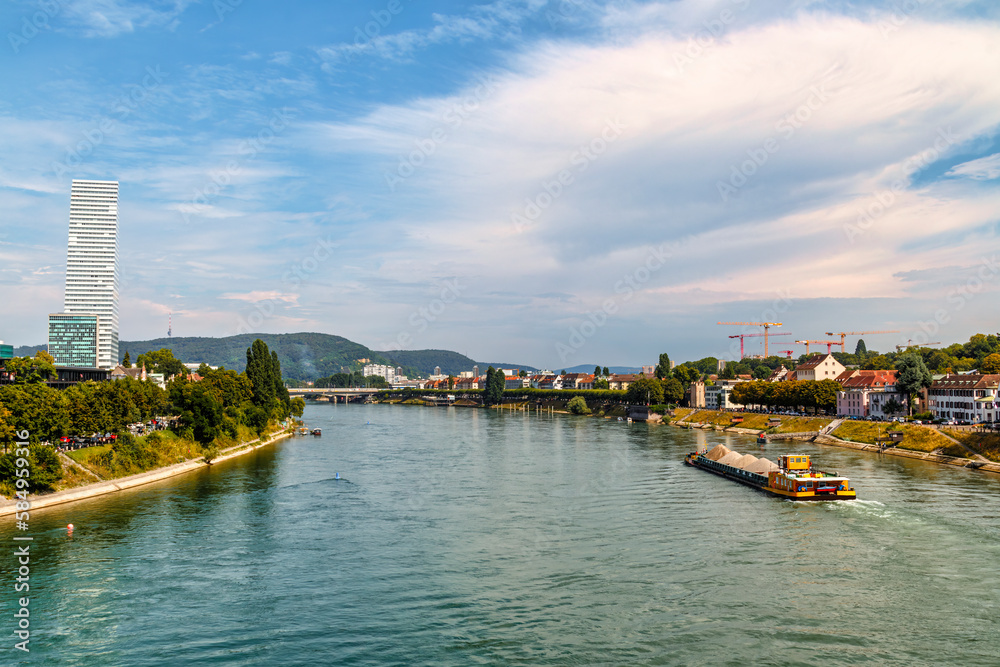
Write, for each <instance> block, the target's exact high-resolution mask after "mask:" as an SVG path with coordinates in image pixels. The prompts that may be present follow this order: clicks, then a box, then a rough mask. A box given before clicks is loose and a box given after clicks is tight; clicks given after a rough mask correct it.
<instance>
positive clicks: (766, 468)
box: [744, 458, 778, 475]
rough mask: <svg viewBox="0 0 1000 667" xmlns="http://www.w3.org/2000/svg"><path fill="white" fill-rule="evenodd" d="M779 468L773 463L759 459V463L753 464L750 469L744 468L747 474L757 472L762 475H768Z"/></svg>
mask: <svg viewBox="0 0 1000 667" xmlns="http://www.w3.org/2000/svg"><path fill="white" fill-rule="evenodd" d="M777 469H778V466H777V465H776V464H775V463H774V462H773V461H769V460H767V459H764V458H760V459H757V462H756V463H754V464H752V465H751V466H750V467H748V468H744V470H746V471H747V472H755V473H757V474H760V475H766V474H767V473H769V472H771V471H772V470H777Z"/></svg>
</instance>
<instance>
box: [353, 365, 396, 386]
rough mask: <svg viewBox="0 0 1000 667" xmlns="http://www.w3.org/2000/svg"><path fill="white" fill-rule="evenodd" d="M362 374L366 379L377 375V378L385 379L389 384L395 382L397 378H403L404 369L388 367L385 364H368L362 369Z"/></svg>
mask: <svg viewBox="0 0 1000 667" xmlns="http://www.w3.org/2000/svg"><path fill="white" fill-rule="evenodd" d="M361 372H362V374H364V376H365V377H369V376H371V375H375V376H376V377H380V378H385V381H386V382H388V383H389V384H392V383H393V382H395V381H396V378H399V377H403V369H402V367H399V366H386V365H383V364H367V365H366V366H365V367H364V368H362V369H361ZM404 379H405V378H404Z"/></svg>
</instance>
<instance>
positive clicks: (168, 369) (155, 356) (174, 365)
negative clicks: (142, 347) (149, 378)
mask: <svg viewBox="0 0 1000 667" xmlns="http://www.w3.org/2000/svg"><path fill="white" fill-rule="evenodd" d="M135 366H136V368H145V369H146V371H147V372H149V373H162V374H163V377H165V378H167V379H170V378H172V377H174V376H176V375H187V368H186V367H185V366H184V363H183V362H182V361H181V360H180V359H177V358H176V357H174V352H173V350H171V349H170V348H167V347H164V348H162V349H159V350H150V351H149V352H145V353H143V354H140V355H139V356H138V357H136V360H135Z"/></svg>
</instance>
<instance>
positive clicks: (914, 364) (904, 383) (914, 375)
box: [896, 353, 933, 414]
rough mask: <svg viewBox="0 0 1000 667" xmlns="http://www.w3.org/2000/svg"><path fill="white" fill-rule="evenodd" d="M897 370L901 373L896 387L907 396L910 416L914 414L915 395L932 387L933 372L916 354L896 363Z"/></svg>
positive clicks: (906, 356) (910, 354)
mask: <svg viewBox="0 0 1000 667" xmlns="http://www.w3.org/2000/svg"><path fill="white" fill-rule="evenodd" d="M896 370H898V371H899V379H898V380H896V386H897V387H899V389H900V391H902V392H903V393H904V394H906V395H907V403H908V408H909V414H913V395H914V394H916V393H918V392H919V391H920V390H921V389H926V388H927V387H929V386H931V382H932V381H933V378H932V377H931V372H930V371H929V370H927V366H926V365H924V360H923V359H922V358H921V357H920V355H918V354H914V353H909V354H904V355H903V356H901V357H900V358H899V359H898V360H897V361H896Z"/></svg>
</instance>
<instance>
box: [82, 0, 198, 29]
mask: <svg viewBox="0 0 1000 667" xmlns="http://www.w3.org/2000/svg"><path fill="white" fill-rule="evenodd" d="M197 2H198V0H154V1H153V2H135V1H132V0H77V1H76V2H72V3H65V16H66V18H67V21H68V22H69V23H70V24H72V25H76V26H78V27H79V28H80V29H81V30H82V33H83V35H84V36H85V37H104V38H107V37H116V36H118V35H121V34H123V33H130V32H135V31H136V30H137V29H142V28H149V27H163V26H166V27H167V28H171V29H172V28H175V27H176V25H177V18H178V17H179V16H180V15H181V14H183V13H184V10H186V9H187V8H188V7H189V6H190V5H192V4H195V3H197Z"/></svg>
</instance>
